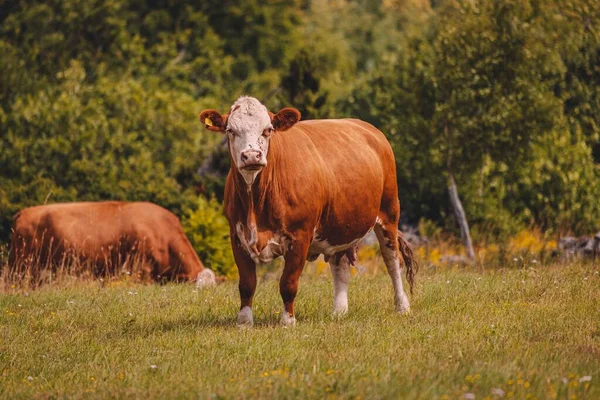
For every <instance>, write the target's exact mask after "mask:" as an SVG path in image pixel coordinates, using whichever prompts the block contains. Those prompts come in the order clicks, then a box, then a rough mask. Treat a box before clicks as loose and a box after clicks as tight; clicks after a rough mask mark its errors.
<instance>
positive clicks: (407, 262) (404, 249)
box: [398, 230, 419, 295]
mask: <svg viewBox="0 0 600 400" xmlns="http://www.w3.org/2000/svg"><path fill="white" fill-rule="evenodd" d="M398 247H399V249H400V254H402V258H403V260H404V266H405V267H406V280H407V281H408V285H409V286H410V294H411V295H412V294H413V286H414V284H415V275H416V274H417V271H418V270H419V264H418V263H417V260H415V256H414V254H413V251H412V248H411V247H410V244H408V242H407V241H406V239H404V235H402V232H400V230H398Z"/></svg>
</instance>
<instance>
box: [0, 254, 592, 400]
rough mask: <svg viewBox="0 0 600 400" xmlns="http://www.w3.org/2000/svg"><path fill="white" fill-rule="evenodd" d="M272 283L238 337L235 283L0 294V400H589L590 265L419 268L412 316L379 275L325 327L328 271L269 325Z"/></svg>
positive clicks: (269, 279) (361, 281)
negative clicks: (287, 317) (291, 313)
mask: <svg viewBox="0 0 600 400" xmlns="http://www.w3.org/2000/svg"><path fill="white" fill-rule="evenodd" d="M274 275H275V274H273V273H270V274H265V275H264V277H263V278H262V280H261V281H260V283H259V287H258V291H257V295H256V298H255V306H254V310H255V326H254V328H250V329H248V328H246V329H243V328H238V327H237V326H236V323H235V321H236V318H235V317H236V312H237V307H238V294H237V286H236V283H235V281H233V280H232V281H228V282H226V283H223V284H221V285H219V286H216V287H212V288H208V289H203V290H197V289H196V288H195V287H194V286H193V285H188V284H168V285H162V286H161V285H141V284H135V283H132V282H127V281H123V280H114V281H98V280H95V281H80V280H73V281H71V282H70V283H69V284H61V285H46V286H44V287H42V288H40V289H37V290H33V291H24V290H22V289H18V288H13V289H11V288H6V289H5V291H4V293H3V294H0V311H1V313H0V340H1V342H0V398H17V399H18V398H42V399H44V398H75V399H77V398H125V397H127V398H149V399H153V398H203V399H204V398H242V399H254V398H348V399H359V398H362V399H378V398H407V399H413V398H414V399H417V398H419V399H421V398H426V399H436V398H437V399H458V398H464V399H484V398H488V399H498V398H517V399H529V398H537V399H546V398H561V399H562V398H565V399H566V398H568V399H575V398H578V399H597V398H600V384H598V380H600V266H598V265H596V266H592V265H585V264H579V263H574V264H571V265H557V266H539V265H535V264H529V265H526V266H523V267H521V268H500V269H491V270H486V269H480V268H477V269H476V268H456V267H454V268H451V267H447V268H437V267H427V268H422V271H420V273H419V275H418V284H417V287H416V290H415V294H414V295H413V296H412V297H411V300H412V313H411V314H410V315H409V316H401V315H398V314H396V313H394V311H393V304H392V303H393V300H392V286H391V282H390V281H389V278H388V277H387V276H386V275H385V274H384V273H382V272H381V271H380V272H378V273H374V274H363V275H358V276H355V277H353V279H352V282H351V286H350V312H349V314H348V315H347V316H345V317H343V318H340V319H334V318H332V316H331V314H330V313H331V308H332V301H333V289H332V282H331V278H330V276H329V274H328V273H327V271H321V272H320V273H309V274H307V275H306V276H305V277H303V278H302V280H301V286H300V293H299V296H298V300H297V319H298V324H297V326H296V327H295V328H282V327H281V326H279V313H280V312H281V303H280V298H279V294H278V285H277V281H276V279H274Z"/></svg>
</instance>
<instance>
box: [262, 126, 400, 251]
mask: <svg viewBox="0 0 600 400" xmlns="http://www.w3.org/2000/svg"><path fill="white" fill-rule="evenodd" d="M277 135H281V136H280V138H279V142H280V143H279V144H278V145H276V146H277V149H276V150H275V151H276V152H277V151H278V150H279V151H282V152H283V153H284V156H283V157H278V160H277V163H278V165H277V167H278V168H281V166H283V169H284V170H285V171H286V173H285V174H284V175H286V176H288V177H289V178H287V179H290V180H293V182H287V184H286V187H287V188H288V191H290V192H291V195H292V196H294V195H296V196H297V197H298V198H303V199H306V200H305V201H307V202H311V201H313V202H314V204H315V207H320V206H322V208H321V210H320V212H321V221H320V225H321V226H322V227H323V230H324V231H323V232H321V233H320V234H321V235H323V236H326V237H328V238H329V240H330V243H331V242H338V243H347V240H349V239H350V238H355V237H361V236H362V235H364V234H365V233H366V231H367V230H368V229H369V228H370V227H372V226H373V224H374V223H375V219H376V217H377V214H378V212H379V210H380V208H381V206H382V202H383V201H394V199H395V201H396V202H397V182H396V176H395V175H396V166H395V161H394V155H393V152H392V149H391V147H390V144H389V142H388V141H387V139H386V138H385V136H384V135H383V133H382V132H381V131H379V130H378V129H376V128H375V127H373V126H372V125H370V124H368V123H366V122H364V121H360V120H356V119H338V120H309V121H302V122H299V123H298V124H296V125H295V126H294V127H293V128H292V129H290V130H288V131H285V132H281V133H276V134H275V136H277ZM270 153H271V151H270ZM307 178H308V179H307ZM294 192H297V194H294ZM307 193H310V194H311V196H309V197H307ZM386 193H387V194H388V196H387V197H386V196H385V195H384V194H386ZM319 197H320V199H319ZM386 199H388V200H386ZM389 199H391V200H389Z"/></svg>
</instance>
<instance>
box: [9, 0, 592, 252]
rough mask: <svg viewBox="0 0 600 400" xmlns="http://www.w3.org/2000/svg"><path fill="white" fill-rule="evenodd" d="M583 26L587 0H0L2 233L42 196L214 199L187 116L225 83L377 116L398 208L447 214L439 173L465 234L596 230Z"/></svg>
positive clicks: (308, 114)
mask: <svg viewBox="0 0 600 400" xmlns="http://www.w3.org/2000/svg"><path fill="white" fill-rule="evenodd" d="M599 27H600V6H599V5H598V3H597V2H596V1H594V0H574V1H566V0H550V1H546V0H525V1H520V0H519V1H517V0H509V1H503V2H495V1H490V0H485V1H484V0H478V1H458V0H441V1H428V0H337V1H325V0H295V1H278V0H268V1H260V2H259V1H254V0H253V1H230V2H225V3H223V2H221V1H213V0H211V1H203V2H185V1H180V2H172V1H152V2H151V1H147V0H109V1H105V0H90V1H88V0H85V1H83V0H51V1H40V0H21V1H8V2H3V3H1V4H0V53H1V54H2V57H1V58H0V242H6V241H7V240H8V238H9V234H10V224H11V216H12V214H13V213H14V212H15V211H17V210H18V209H20V208H22V207H25V206H29V205H34V204H40V203H43V202H45V201H49V202H58V201H73V200H98V199H123V200H149V201H153V202H156V203H158V204H160V205H162V206H165V207H167V208H169V209H171V210H173V211H174V212H176V213H177V214H178V215H180V216H183V215H184V210H188V209H191V208H192V207H197V206H198V204H203V203H202V202H200V203H198V202H197V201H196V196H197V195H198V194H199V193H201V194H202V195H206V196H209V197H210V196H212V195H214V196H216V198H219V199H220V198H222V189H223V179H224V172H225V170H226V168H227V164H228V163H227V154H226V152H221V153H220V156H219V157H216V158H215V159H214V162H213V163H212V164H214V165H213V166H214V168H216V169H217V171H216V173H214V174H208V175H207V176H205V177H199V176H198V175H197V174H196V170H197V169H198V168H199V167H200V165H201V164H202V161H203V160H204V158H205V157H206V156H207V155H208V154H209V153H211V152H212V149H213V147H214V146H215V144H216V143H218V142H219V141H220V140H221V137H220V136H219V135H216V134H213V133H208V132H206V131H204V130H203V129H202V128H201V126H200V125H199V124H198V122H197V119H196V115H197V113H198V111H199V110H201V109H203V108H208V107H210V108H217V109H220V110H223V111H224V110H226V109H227V107H228V106H229V105H230V104H231V102H232V101H233V100H235V98H236V97H237V96H239V95H242V94H250V95H253V96H255V97H257V98H259V99H261V100H262V101H263V102H265V104H266V105H267V106H269V107H270V108H271V109H272V110H274V111H276V110H277V109H279V108H280V107H283V106H295V107H297V108H298V109H300V110H301V111H302V113H303V115H304V117H305V118H322V117H343V116H353V117H359V118H362V119H365V120H367V121H370V122H372V123H373V124H375V125H376V126H377V127H378V128H380V129H382V130H383V131H384V132H385V133H386V134H387V135H388V137H389V138H390V141H391V142H392V145H393V147H394V150H395V153H396V158H397V164H398V179H399V182H400V197H401V201H402V205H403V218H404V220H405V221H408V222H411V223H416V222H417V221H418V220H419V219H422V218H426V219H428V220H432V221H434V222H435V223H437V224H438V225H440V226H445V227H448V228H450V229H455V228H454V226H455V223H454V221H453V217H452V214H451V212H450V209H449V202H448V195H447V191H446V188H447V178H448V174H449V173H452V174H453V175H454V176H455V177H456V181H457V185H458V190H459V194H460V196H461V198H462V199H463V202H464V206H465V210H466V214H467V217H468V218H469V219H470V220H471V222H472V223H473V224H474V232H475V233H476V239H477V238H482V237H483V235H484V233H485V235H488V236H489V235H490V234H491V235H493V236H498V235H502V234H506V233H509V232H511V231H514V230H516V229H518V228H519V227H521V226H524V225H529V224H535V225H539V226H541V227H542V228H544V229H546V230H550V231H557V230H558V231H567V230H572V231H576V232H584V231H591V230H593V229H598V228H599V226H598V223H599V218H600V217H599V216H600V202H599V201H598V200H597V199H598V198H599V195H600V178H599V163H600V121H599V120H598V115H600V85H599V84H600V31H599V29H600V28H599ZM188 229H192V227H191V226H188ZM188 233H190V234H194V233H192V231H188ZM198 234H199V235H200V236H199V237H202V235H203V234H200V233H198ZM216 234H217V235H218V236H219V237H222V236H223V235H227V234H228V232H218V233H216Z"/></svg>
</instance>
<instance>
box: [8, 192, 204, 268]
mask: <svg viewBox="0 0 600 400" xmlns="http://www.w3.org/2000/svg"><path fill="white" fill-rule="evenodd" d="M13 229H14V233H13V239H12V250H11V262H10V264H11V265H12V266H13V267H15V268H18V267H22V266H23V264H28V266H29V267H30V268H31V267H33V268H34V269H39V267H45V266H46V265H48V266H52V267H56V266H57V265H59V264H61V263H62V264H64V263H65V262H67V263H68V262H70V261H72V259H73V258H76V259H77V260H80V261H83V262H86V263H89V264H91V265H92V266H93V267H94V268H95V269H96V270H95V271H94V272H95V273H106V272H108V273H112V272H115V269H116V268H118V267H119V266H121V265H123V264H124V263H127V262H128V263H139V264H141V266H142V272H143V273H144V275H145V276H144V278H145V279H148V278H150V277H152V278H154V279H159V278H162V277H165V278H171V279H184V280H191V279H196V277H197V276H198V274H199V273H200V272H201V271H203V270H204V267H203V265H202V263H201V262H200V260H199V259H198V256H197V255H196V253H195V252H194V250H193V249H192V247H191V245H190V243H189V241H188V240H187V238H186V237H185V234H184V233H183V229H182V227H181V224H180V222H179V219H178V218H177V217H176V216H175V215H174V214H172V213H171V212H169V211H168V210H165V209H164V208H162V207H159V206H157V205H155V204H152V203H128V202H118V201H112V202H97V203H95V202H84V203H63V204H51V205H44V206H37V207H31V208H27V209H24V210H22V211H21V212H19V213H18V214H17V216H16V217H15V222H14V227H13Z"/></svg>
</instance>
